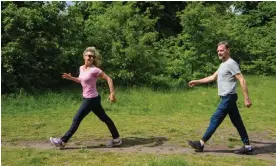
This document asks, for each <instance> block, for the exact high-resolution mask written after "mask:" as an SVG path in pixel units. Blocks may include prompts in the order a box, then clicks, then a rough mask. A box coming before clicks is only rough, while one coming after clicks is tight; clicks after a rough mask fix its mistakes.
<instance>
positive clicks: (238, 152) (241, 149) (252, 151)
mask: <svg viewBox="0 0 276 166" xmlns="http://www.w3.org/2000/svg"><path fill="white" fill-rule="evenodd" d="M234 153H235V154H246V155H254V154H255V153H254V150H253V148H251V149H250V150H249V149H247V148H245V147H244V146H243V147H242V148H240V149H238V150H236V151H235V152H234Z"/></svg>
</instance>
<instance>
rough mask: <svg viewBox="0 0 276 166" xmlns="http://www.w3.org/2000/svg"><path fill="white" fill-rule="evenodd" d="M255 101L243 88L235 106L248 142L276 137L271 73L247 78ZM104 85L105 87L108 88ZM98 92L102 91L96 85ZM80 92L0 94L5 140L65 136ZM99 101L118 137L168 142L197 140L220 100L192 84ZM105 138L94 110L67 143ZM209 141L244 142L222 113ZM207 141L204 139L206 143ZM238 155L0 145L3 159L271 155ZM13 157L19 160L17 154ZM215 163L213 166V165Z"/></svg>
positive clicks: (184, 160) (219, 161)
mask: <svg viewBox="0 0 276 166" xmlns="http://www.w3.org/2000/svg"><path fill="white" fill-rule="evenodd" d="M246 79H247V84H248V87H249V94H250V97H251V99H252V103H253V106H252V107H251V108H250V109H247V108H245V107H244V106H243V96H242V93H241V90H240V86H238V87H239V88H238V89H237V92H238V94H239V99H238V106H239V108H240V113H241V116H242V118H243V121H244V124H245V126H246V128H247V130H248V133H249V136H250V138H251V139H253V140H258V139H262V140H276V122H275V117H276V111H275V110H276V106H275V104H274V103H275V97H274V96H275V92H276V91H275V89H276V84H275V82H276V77H261V76H247V77H246ZM106 88H107V87H106ZM98 90H99V91H100V92H101V91H102V90H101V89H98ZM80 95H81V93H80V89H79V90H77V91H76V90H67V91H63V92H60V93H57V92H45V93H43V94H40V95H35V96H34V95H29V94H25V93H21V94H19V95H2V96H1V101H2V103H1V118H2V133H1V134H2V135H1V136H2V142H10V143H16V142H17V141H47V140H48V138H49V137H50V136H62V135H63V134H64V133H65V132H66V131H67V130H68V128H69V126H70V124H71V121H72V118H73V116H74V114H75V113H76V111H77V110H78V107H79V106H80V103H81V97H80ZM101 95H102V104H103V107H104V108H105V110H106V111H107V113H108V115H109V116H110V117H111V118H112V120H113V121H114V122H115V124H116V126H117V128H118V129H119V132H120V134H121V136H122V137H123V138H127V137H139V138H152V137H158V136H160V137H166V138H167V139H168V142H169V143H172V144H173V143H177V144H180V145H182V146H183V147H188V146H187V145H186V141H187V140H188V139H200V138H201V136H202V134H203V133H204V131H205V130H206V127H207V126H208V124H209V119H210V117H211V115H212V114H213V112H214V111H215V109H216V107H217V105H218V96H217V89H216V87H203V86H199V87H194V88H190V89H178V90H167V91H164V90H163V91H154V90H151V89H149V88H133V89H130V88H129V89H120V88H118V89H117V94H116V97H117V98H118V102H117V103H116V104H112V105H111V104H109V103H108V102H107V101H106V98H107V95H108V94H106V93H101ZM90 138H91V139H107V138H110V134H109V132H108V130H107V127H106V126H105V125H104V124H103V123H102V122H101V121H100V120H99V119H97V117H96V116H95V115H93V114H89V115H88V116H87V117H86V118H85V119H84V120H83V122H82V123H81V125H80V127H79V129H78V131H77V132H76V133H75V135H74V136H73V137H72V139H71V141H72V142H73V141H87V140H89V139H90ZM208 144H212V145H216V144H217V145H225V146H228V147H229V148H233V147H235V146H238V145H241V142H240V141H239V135H238V133H237V131H236V129H235V128H234V126H233V125H232V124H231V122H230V120H229V118H228V117H227V118H226V119H225V120H224V122H223V123H222V124H221V126H220V127H219V128H218V129H217V131H216V133H215V134H214V135H213V136H212V138H211V139H210V141H209V142H208ZM207 146H208V145H207ZM245 158H246V160H243V159H241V158H240V157H235V156H214V155H210V156H208V155H207V156H200V155H195V154H183V155H175V154H171V155H161V154H144V153H111V152H107V153H103V154H102V153H99V152H95V151H91V150H73V151H66V152H65V151H57V150H55V149H52V150H49V149H48V150H47V149H46V150H43V149H32V148H18V149H17V148H14V147H8V146H3V147H2V164H3V165H269V164H271V163H272V161H270V160H265V161H264V160H261V159H258V158H254V157H250V158H248V157H245ZM15 159H16V160H15ZM214 163H215V164H214Z"/></svg>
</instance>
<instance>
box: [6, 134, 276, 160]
mask: <svg viewBox="0 0 276 166" xmlns="http://www.w3.org/2000/svg"><path fill="white" fill-rule="evenodd" d="M122 141H123V144H122V145H121V146H120V147H114V148H106V147H105V145H104V143H105V142H107V140H90V141H81V142H77V141H72V142H69V143H68V144H67V145H66V147H65V148H64V149H63V150H79V149H87V150H93V151H99V152H119V153H155V154H185V153H186V154H188V153H190V154H196V155H203V156H204V155H227V156H240V155H235V154H234V153H233V152H234V149H237V148H238V147H237V148H236V147H235V148H233V149H230V148H228V147H227V146H226V145H207V146H206V147H205V148H204V152H202V153H196V152H194V150H193V149H191V148H189V147H182V146H181V145H179V144H172V143H169V142H167V141H168V139H167V138H165V137H152V138H137V137H127V138H123V139H122ZM251 143H252V145H253V147H254V149H255V152H256V155H254V157H256V158H260V159H265V160H275V161H276V141H251ZM1 144H2V146H3V147H5V146H6V147H15V148H16V147H21V148H26V147H27V148H36V149H56V147H54V146H53V145H51V144H50V142H49V141H47V140H45V141H21V142H2V143H1ZM250 157H251V156H250Z"/></svg>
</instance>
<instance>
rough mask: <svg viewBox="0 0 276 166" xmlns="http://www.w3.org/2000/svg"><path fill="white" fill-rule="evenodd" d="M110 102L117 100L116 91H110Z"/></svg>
mask: <svg viewBox="0 0 276 166" xmlns="http://www.w3.org/2000/svg"><path fill="white" fill-rule="evenodd" d="M107 99H108V100H109V101H110V103H115V102H116V97H115V94H114V93H110V95H109V97H108V98H107Z"/></svg>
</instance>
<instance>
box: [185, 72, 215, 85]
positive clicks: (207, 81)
mask: <svg viewBox="0 0 276 166" xmlns="http://www.w3.org/2000/svg"><path fill="white" fill-rule="evenodd" d="M217 78H218V72H217V71H216V72H215V73H214V74H213V75H211V76H209V77H205V78H202V79H200V80H192V81H190V82H189V86H190V87H192V86H195V85H199V84H206V83H209V82H213V81H216V80H217Z"/></svg>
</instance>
